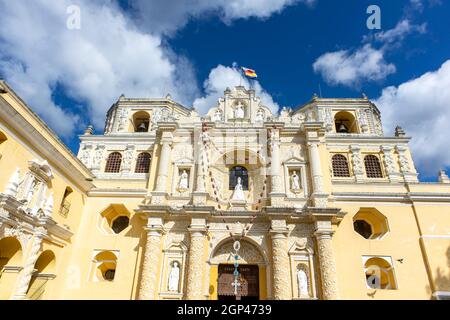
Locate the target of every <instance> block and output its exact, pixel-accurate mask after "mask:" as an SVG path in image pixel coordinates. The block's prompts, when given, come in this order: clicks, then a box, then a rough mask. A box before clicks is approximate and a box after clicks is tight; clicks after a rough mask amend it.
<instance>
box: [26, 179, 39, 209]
mask: <svg viewBox="0 0 450 320" xmlns="http://www.w3.org/2000/svg"><path fill="white" fill-rule="evenodd" d="M37 186H38V182H37V181H36V179H34V178H33V181H32V182H31V185H30V187H29V189H28V190H27V194H26V197H25V203H27V204H29V203H31V200H32V199H33V196H34V193H35V192H36V189H37Z"/></svg>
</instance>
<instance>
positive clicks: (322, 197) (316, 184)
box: [308, 141, 328, 207]
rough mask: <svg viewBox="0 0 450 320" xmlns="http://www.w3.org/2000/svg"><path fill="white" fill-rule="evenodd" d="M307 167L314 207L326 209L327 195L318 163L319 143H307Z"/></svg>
mask: <svg viewBox="0 0 450 320" xmlns="http://www.w3.org/2000/svg"><path fill="white" fill-rule="evenodd" d="M308 150H309V165H310V167H311V174H312V178H313V190H314V193H313V199H314V205H315V206H316V207H326V206H327V203H328V195H327V194H326V193H325V192H324V185H323V174H322V164H321V161H320V153H319V142H318V141H312V142H309V143H308Z"/></svg>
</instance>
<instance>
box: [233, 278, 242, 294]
mask: <svg viewBox="0 0 450 320" xmlns="http://www.w3.org/2000/svg"><path fill="white" fill-rule="evenodd" d="M231 285H232V286H233V287H234V294H235V295H236V296H237V295H238V288H239V287H240V286H241V284H240V283H239V280H238V278H237V277H236V278H234V281H233V282H232V283H231Z"/></svg>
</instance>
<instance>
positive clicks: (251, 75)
mask: <svg viewBox="0 0 450 320" xmlns="http://www.w3.org/2000/svg"><path fill="white" fill-rule="evenodd" d="M242 72H244V75H245V76H246V77H248V78H252V79H256V78H258V75H257V74H256V72H255V70H252V69H249V68H244V67H242Z"/></svg>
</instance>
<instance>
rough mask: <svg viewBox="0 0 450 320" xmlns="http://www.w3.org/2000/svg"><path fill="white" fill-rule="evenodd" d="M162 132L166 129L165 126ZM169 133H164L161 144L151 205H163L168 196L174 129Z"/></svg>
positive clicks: (169, 128) (161, 127) (169, 129)
mask: <svg viewBox="0 0 450 320" xmlns="http://www.w3.org/2000/svg"><path fill="white" fill-rule="evenodd" d="M160 129H161V130H164V129H166V128H165V127H164V126H163V125H161V126H160ZM167 129H168V131H163V132H162V136H161V140H160V144H161V152H160V155H159V159H158V173H157V176H156V187H155V190H154V191H153V192H152V193H151V204H154V205H162V204H164V203H165V201H166V195H167V178H168V176H169V165H170V160H171V159H170V158H171V152H172V142H173V132H172V130H174V128H173V127H172V126H169V127H168V128H167Z"/></svg>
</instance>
